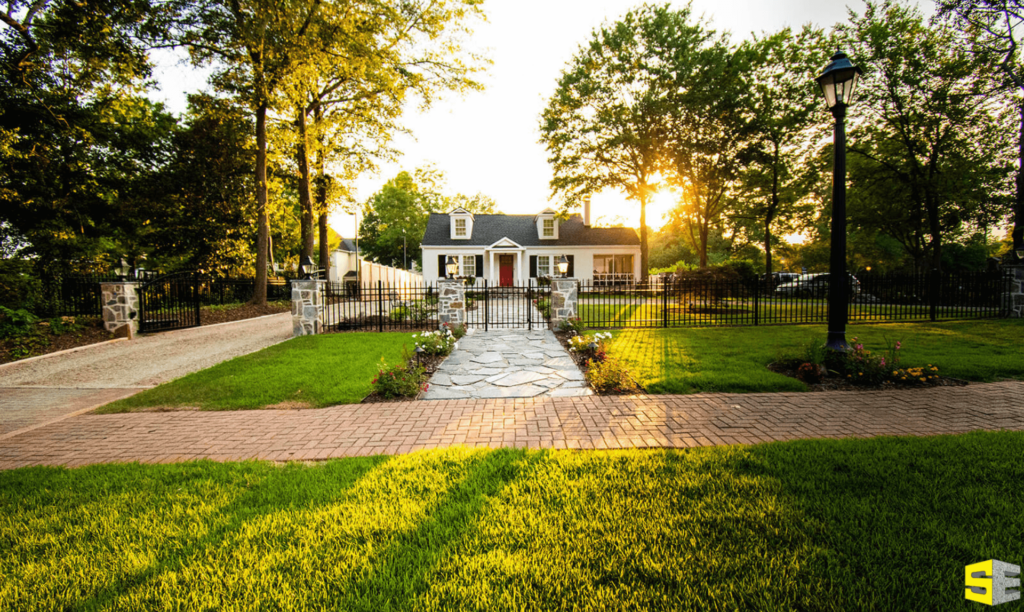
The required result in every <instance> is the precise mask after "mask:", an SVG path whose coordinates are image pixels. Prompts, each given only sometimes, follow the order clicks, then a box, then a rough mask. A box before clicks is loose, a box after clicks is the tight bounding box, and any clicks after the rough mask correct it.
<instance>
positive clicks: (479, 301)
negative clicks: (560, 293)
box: [466, 279, 551, 331]
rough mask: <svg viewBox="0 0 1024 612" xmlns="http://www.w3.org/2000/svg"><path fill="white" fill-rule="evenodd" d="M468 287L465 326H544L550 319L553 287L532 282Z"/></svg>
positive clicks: (479, 283) (499, 327)
mask: <svg viewBox="0 0 1024 612" xmlns="http://www.w3.org/2000/svg"><path fill="white" fill-rule="evenodd" d="M480 285H481V282H478V283H476V284H474V285H470V286H468V287H466V326H467V327H477V328H480V329H483V330H485V331H486V330H488V329H491V328H495V329H531V330H532V329H534V328H537V329H544V328H547V326H548V320H549V319H550V318H551V286H550V285H537V284H534V283H533V281H527V282H525V283H511V284H506V285H497V286H495V285H491V284H490V283H489V282H488V281H487V280H486V279H485V280H483V281H482V285H483V286H480Z"/></svg>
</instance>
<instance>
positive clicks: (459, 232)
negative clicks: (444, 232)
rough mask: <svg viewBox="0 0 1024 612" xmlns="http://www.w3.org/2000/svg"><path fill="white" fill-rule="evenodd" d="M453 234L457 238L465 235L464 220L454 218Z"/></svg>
mask: <svg viewBox="0 0 1024 612" xmlns="http://www.w3.org/2000/svg"><path fill="white" fill-rule="evenodd" d="M455 235H456V236H457V237H459V238H465V237H466V220H465V219H456V220H455Z"/></svg>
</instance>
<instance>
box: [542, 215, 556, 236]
mask: <svg viewBox="0 0 1024 612" xmlns="http://www.w3.org/2000/svg"><path fill="white" fill-rule="evenodd" d="M542 223H543V224H544V225H543V228H544V229H543V234H542V235H543V236H544V237H545V238H554V237H555V220H554V219H544V220H543V221H542Z"/></svg>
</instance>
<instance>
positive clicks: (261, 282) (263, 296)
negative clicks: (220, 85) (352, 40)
mask: <svg viewBox="0 0 1024 612" xmlns="http://www.w3.org/2000/svg"><path fill="white" fill-rule="evenodd" d="M256 215H257V230H256V274H255V278H254V280H253V283H254V285H255V286H254V287H253V294H252V304H254V305H256V306H266V305H267V256H268V255H269V252H270V250H269V245H270V219H269V218H268V217H267V103H266V101H263V102H261V103H260V105H259V106H258V107H257V108H256Z"/></svg>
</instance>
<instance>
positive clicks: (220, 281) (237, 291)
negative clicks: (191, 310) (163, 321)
mask: <svg viewBox="0 0 1024 612" xmlns="http://www.w3.org/2000/svg"><path fill="white" fill-rule="evenodd" d="M255 293H256V281H255V280H254V279H252V278H214V277H202V278H200V279H199V301H200V302H201V303H202V304H203V305H204V306H211V305H215V304H236V303H238V304H240V303H244V302H248V301H249V300H251V299H252V298H253V295H255ZM291 299H292V293H291V286H290V284H289V281H288V280H286V279H283V278H268V279H267V300H268V301H271V302H277V301H288V300H291Z"/></svg>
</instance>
